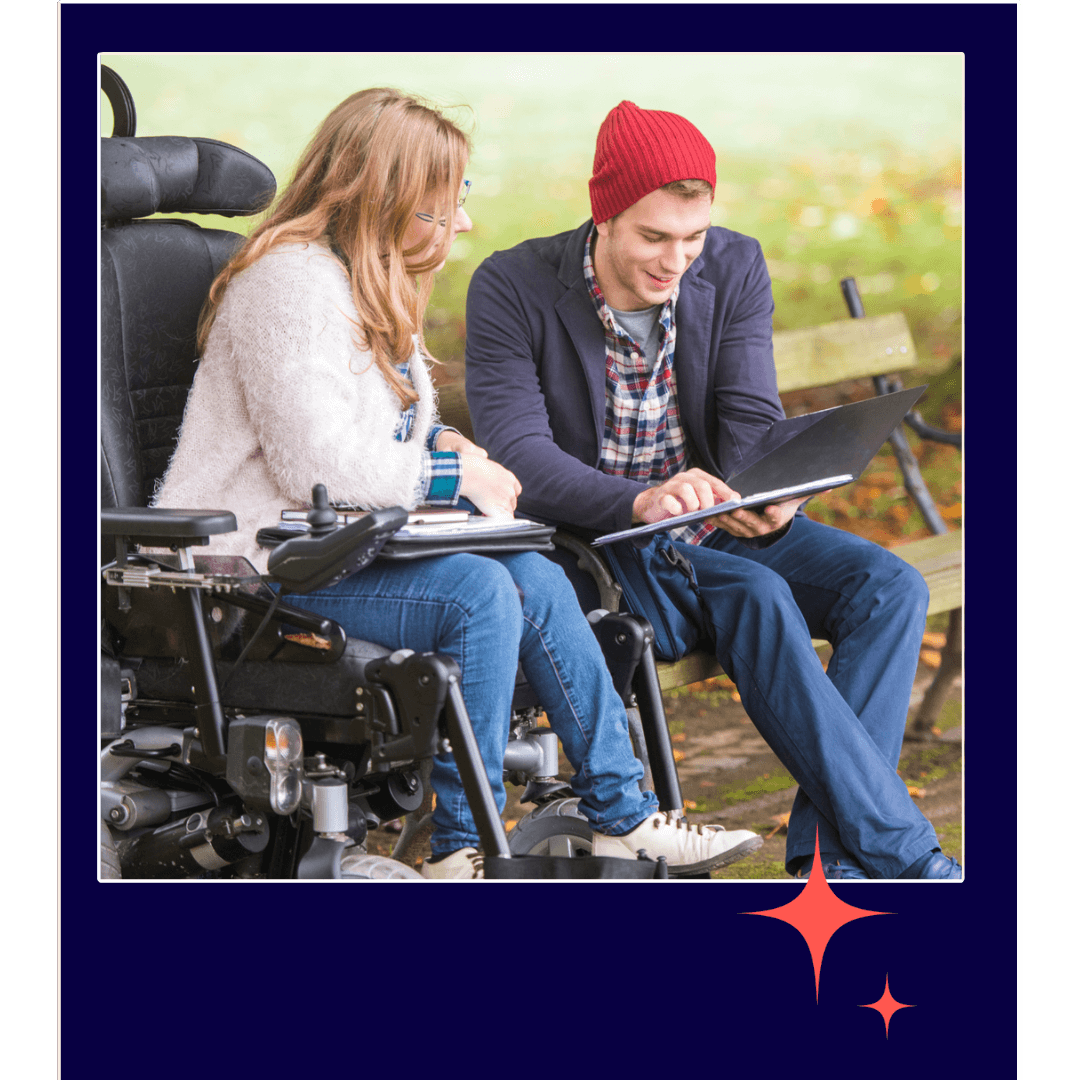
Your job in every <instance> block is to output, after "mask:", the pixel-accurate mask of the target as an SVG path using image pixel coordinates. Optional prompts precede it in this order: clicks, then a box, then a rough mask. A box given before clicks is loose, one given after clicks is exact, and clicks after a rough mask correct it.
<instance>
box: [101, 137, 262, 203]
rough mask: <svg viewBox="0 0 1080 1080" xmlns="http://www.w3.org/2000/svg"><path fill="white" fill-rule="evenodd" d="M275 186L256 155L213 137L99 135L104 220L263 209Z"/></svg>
mask: <svg viewBox="0 0 1080 1080" xmlns="http://www.w3.org/2000/svg"><path fill="white" fill-rule="evenodd" d="M276 189H277V184H276V182H275V180H274V174H273V173H272V172H271V171H270V170H269V169H268V168H267V167H266V166H265V165H264V164H263V163H262V162H261V161H259V159H258V158H255V157H252V156H251V154H248V153H246V152H245V151H243V150H240V149H239V148H238V147H235V146H230V145H229V144H228V143H223V142H218V141H217V140H216V139H188V138H183V137H181V136H177V135H161V136H153V137H147V138H116V139H102V140H101V218H102V220H103V221H110V222H112V221H130V220H131V219H133V218H141V217H149V216H150V215H151V214H160V213H166V214H169V213H171V214H221V215H222V216H224V217H238V216H242V215H244V214H254V213H257V212H258V211H260V210H262V209H264V208H265V207H266V206H267V205H268V204H269V202H270V200H271V199H272V198H273V197H274V192H275V191H276Z"/></svg>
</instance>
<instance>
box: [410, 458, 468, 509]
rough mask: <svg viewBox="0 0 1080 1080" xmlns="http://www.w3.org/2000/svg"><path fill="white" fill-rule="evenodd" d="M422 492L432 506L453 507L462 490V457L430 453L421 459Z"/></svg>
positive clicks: (424, 499) (425, 500)
mask: <svg viewBox="0 0 1080 1080" xmlns="http://www.w3.org/2000/svg"><path fill="white" fill-rule="evenodd" d="M420 490H421V492H422V493H423V501H424V502H426V503H430V504H431V505H432V506H453V505H454V504H455V503H456V502H457V500H458V492H459V491H460V490H461V455H460V454H456V453H453V452H452V451H448V450H435V451H428V452H426V453H425V454H424V456H423V457H422V458H421V459H420Z"/></svg>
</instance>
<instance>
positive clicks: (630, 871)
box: [484, 855, 668, 881]
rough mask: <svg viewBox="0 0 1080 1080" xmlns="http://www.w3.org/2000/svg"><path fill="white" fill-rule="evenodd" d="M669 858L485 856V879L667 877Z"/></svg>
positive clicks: (584, 879)
mask: <svg viewBox="0 0 1080 1080" xmlns="http://www.w3.org/2000/svg"><path fill="white" fill-rule="evenodd" d="M667 876H668V869H667V860H666V859H663V858H661V859H658V860H657V861H655V862H654V861H653V860H652V859H612V858H608V857H607V856H603V855H577V856H575V857H573V858H570V859H567V858H563V857H560V856H552V855H515V856H514V857H513V858H510V859H502V858H499V857H498V856H494V855H489V856H487V858H485V859H484V880H485V881H491V880H504V881H507V880H509V881H536V880H544V879H549V878H569V879H573V880H575V881H596V880H600V879H615V878H621V879H623V880H637V881H646V880H650V879H665V880H666V879H667Z"/></svg>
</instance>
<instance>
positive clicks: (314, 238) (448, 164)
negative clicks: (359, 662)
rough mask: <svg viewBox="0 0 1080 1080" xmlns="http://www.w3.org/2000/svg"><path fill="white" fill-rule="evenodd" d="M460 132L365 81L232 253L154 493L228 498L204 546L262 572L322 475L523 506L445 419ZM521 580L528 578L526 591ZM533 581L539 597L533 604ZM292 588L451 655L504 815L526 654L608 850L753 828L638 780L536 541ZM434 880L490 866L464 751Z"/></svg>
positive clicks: (717, 854)
mask: <svg viewBox="0 0 1080 1080" xmlns="http://www.w3.org/2000/svg"><path fill="white" fill-rule="evenodd" d="M468 149H469V147H468V141H467V139H466V136H465V135H464V134H463V133H462V132H461V131H460V130H459V129H458V128H457V127H456V126H455V125H454V124H452V123H451V122H450V121H449V120H447V119H446V118H445V117H443V116H442V115H441V114H439V113H438V112H437V111H435V110H434V109H432V108H429V107H428V106H426V105H424V104H422V103H421V102H420V101H418V100H416V99H414V98H411V97H408V96H406V95H404V94H402V93H400V92H398V91H396V90H387V89H374V90H364V91H361V92H359V93H356V94H353V95H352V96H351V97H349V98H347V99H346V100H345V101H343V102H342V103H341V104H340V105H339V106H338V107H337V108H336V109H334V110H333V112H331V113H330V115H329V116H328V117H327V118H326V120H325V121H324V122H323V124H322V125H321V127H320V128H319V130H318V132H317V133H316V135H315V137H314V139H313V141H312V143H311V145H310V146H309V147H308V149H307V151H306V152H305V154H304V156H303V158H302V160H301V162H300V165H299V167H298V169H297V172H296V176H295V177H294V179H293V181H292V183H291V184H290V185H289V187H288V189H287V190H286V191H285V192H284V194H283V195H282V197H281V199H280V201H279V203H278V205H277V206H276V208H275V209H274V210H273V211H272V213H271V214H270V215H269V217H268V218H267V219H266V221H264V222H263V223H262V224H261V225H260V226H259V227H258V228H257V229H255V231H254V232H253V233H252V235H251V236H250V238H249V239H248V240H247V241H246V242H245V244H244V245H243V246H242V247H241V248H240V250H239V251H238V253H237V254H236V256H235V257H234V258H233V259H232V260H231V261H230V262H229V264H228V265H227V266H226V267H225V268H224V269H223V270H222V272H221V274H220V275H219V276H218V278H217V279H216V281H215V282H214V285H213V287H212V288H211V290H210V295H209V297H208V300H207V303H206V307H205V309H204V311H203V315H202V319H201V322H200V330H199V347H200V354H201V357H202V359H201V361H200V364H199V370H198V372H197V374H196V377H195V382H194V385H193V388H192V391H191V395H190V397H189V399H188V404H187V409H186V412H185V415H184V422H183V425H182V428H181V433H180V440H179V444H178V446H177V449H176V453H175V455H174V457H173V459H172V461H171V463H170V465H169V469H168V471H167V473H166V475H165V478H164V480H163V483H162V486H161V489H160V491H159V493H158V495H157V498H156V500H155V502H156V505H158V506H177V507H178V506H188V507H200V506H201V507H210V506H226V507H229V508H230V509H232V510H233V511H234V512H235V514H236V518H237V521H238V523H239V532H238V533H235V534H232V535H231V536H226V537H223V538H221V539H220V540H218V541H217V542H215V543H214V544H213V545H212V546H211V548H210V551H211V552H214V551H215V550H216V551H217V552H221V553H226V552H227V553H229V554H239V555H243V556H245V557H246V558H247V559H248V560H250V561H251V562H252V563H254V564H255V566H256V567H257V568H258V569H259V570H260V571H261V572H265V570H266V559H267V552H266V551H264V550H261V549H260V548H259V547H258V546H257V545H256V543H255V539H254V538H255V533H256V530H257V529H258V528H259V527H260V526H262V525H266V524H267V523H269V522H272V521H274V520H276V519H277V518H278V516H279V514H280V511H281V510H282V508H285V507H295V508H299V507H303V506H305V505H306V500H307V499H308V498H309V495H310V491H311V487H312V484H314V483H316V482H321V483H324V484H326V486H327V489H328V490H329V492H330V494H331V497H332V498H333V499H334V500H335V501H339V502H348V503H355V504H360V505H362V506H367V507H370V508H373V509H374V508H380V507H385V506H393V505H400V506H404V507H413V506H415V505H417V504H418V503H420V502H429V503H445V504H453V503H455V502H456V501H457V499H458V498H460V497H465V498H468V499H469V500H471V501H472V502H473V504H474V505H475V506H476V507H477V508H478V509H479V510H480V511H482V512H483V513H489V514H491V513H512V512H513V510H514V508H515V506H516V504H517V496H518V494H519V493H520V490H521V487H520V485H519V484H518V482H517V480H516V478H515V477H514V476H513V474H511V473H510V472H508V471H507V470H506V469H504V468H502V467H501V466H500V465H498V464H497V463H495V462H493V461H490V460H489V459H488V457H487V454H486V453H485V452H484V451H483V450H482V449H481V448H480V447H478V446H476V445H475V444H473V443H472V442H470V441H469V440H468V439H466V438H465V437H464V436H463V435H461V434H460V433H459V432H457V431H455V430H453V429H451V428H447V427H443V426H441V425H440V424H439V423H438V422H437V417H436V409H435V395H434V391H433V389H432V384H431V379H430V377H429V374H428V369H427V364H426V359H427V358H428V354H427V351H426V348H425V346H424V339H423V326H422V320H423V313H424V308H425V305H426V303H427V299H428V297H429V295H430V293H431V287H432V279H433V276H434V274H435V272H436V271H437V270H439V269H440V268H441V267H442V266H443V264H444V263H445V261H446V258H447V255H448V253H449V251H450V245H451V244H452V243H453V241H454V237H455V236H456V235H457V234H458V233H459V232H467V231H468V230H469V229H470V228H471V227H472V223H471V221H470V220H469V218H468V215H467V214H466V213H465V210H464V208H463V206H462V203H463V202H464V193H465V192H466V191H467V185H466V184H465V182H464V179H463V178H464V172H465V165H466V162H467V160H468ZM519 590H520V592H519ZM519 595H520V596H523V597H524V599H523V600H522V599H519ZM297 602H300V603H302V604H303V606H304V607H307V608H310V609H311V610H313V611H316V612H318V613H320V614H324V615H328V616H330V617H331V618H333V619H335V620H336V621H337V622H338V623H340V624H341V625H342V626H343V627H344V629H345V631H346V632H347V633H348V634H349V635H350V636H353V637H362V638H364V639H366V640H369V641H376V642H379V643H381V644H383V645H385V646H387V647H388V648H394V649H396V648H401V647H408V648H412V649H415V650H418V651H429V650H430V651H438V652H442V653H445V654H448V655H449V656H452V657H453V658H454V659H455V660H456V661H457V663H458V664H459V666H460V667H461V670H462V681H461V688H462V693H463V695H464V698H465V703H466V706H467V707H468V710H469V716H470V718H471V720H472V723H473V727H474V728H475V731H476V738H477V742H478V744H479V747H480V753H481V755H482V757H483V760H484V763H485V766H486V769H487V773H488V779H489V781H490V783H491V787H492V790H493V792H494V795H495V801H496V805H497V806H498V808H499V810H500V811H501V810H502V807H503V806H504V805H505V798H506V796H505V791H504V789H503V780H502V758H503V752H504V750H505V747H506V741H507V737H508V731H509V720H510V703H511V697H512V694H513V687H514V680H515V675H516V672H517V666H518V661H519V658H520V660H521V663H522V665H523V667H524V669H525V673H526V675H527V677H528V679H529V682H530V684H531V685H532V687H533V689H534V690H536V692H537V694H538V695H539V696H540V698H541V700H542V701H543V703H544V706H545V708H546V709H547V712H548V716H549V718H550V721H551V724H552V727H553V728H554V730H555V731H556V733H557V734H558V735H559V737H560V739H561V740H562V743H563V748H564V750H565V752H566V755H567V758H568V759H569V760H570V762H571V763H572V765H573V766H574V769H575V776H574V778H573V781H572V786H573V789H574V792H575V793H576V794H577V795H579V796H580V798H581V803H580V807H581V811H582V813H583V814H584V815H585V817H586V818H587V819H588V820H589V822H590V824H591V826H592V828H593V829H594V831H595V832H597V833H598V834H600V838H599V839H598V841H597V846H596V850H597V852H598V853H602V854H607V855H616V856H619V857H624V858H633V857H635V853H636V852H637V851H638V849H640V848H644V849H645V850H646V851H647V852H648V853H649V854H650V855H651V856H653V857H657V856H659V855H664V856H666V857H667V859H668V863H669V865H671V866H672V867H679V866H682V867H684V868H685V869H687V870H689V869H691V868H697V867H704V866H711V865H716V864H718V863H722V862H730V861H732V860H733V859H735V858H739V857H741V856H742V855H743V854H746V853H748V852H749V850H752V849H753V847H754V846H759V844H760V841H758V838H757V837H755V836H754V835H753V834H752V833H748V832H743V833H738V832H737V833H725V832H724V831H723V830H720V829H704V830H703V829H700V828H697V827H695V828H693V829H691V828H689V827H688V826H687V825H686V823H685V822H683V821H675V820H672V818H671V815H668V814H663V813H660V812H658V810H657V802H656V797H655V796H654V795H653V794H652V792H644V793H643V792H641V791H640V790H639V789H638V780H639V779H640V778H641V776H642V767H641V764H640V763H639V762H638V761H637V759H636V758H635V757H634V756H633V753H632V752H631V748H630V741H629V734H628V730H627V721H626V713H625V710H624V709H623V706H622V704H621V702H620V700H619V698H618V696H617V694H616V693H615V690H614V687H613V685H612V682H611V678H610V676H609V675H608V672H607V668H606V667H605V664H604V660H603V656H602V654H601V652H600V649H599V646H598V644H597V642H596V639H595V638H594V636H593V634H592V631H591V629H590V627H589V625H588V623H587V622H586V620H585V618H584V616H583V615H582V614H581V611H580V610H579V608H578V606H577V602H576V599H575V596H574V593H573V590H572V589H571V587H570V585H569V583H568V582H567V580H566V578H565V576H564V574H563V572H562V570H561V569H559V568H558V567H557V566H556V565H554V564H553V563H551V562H549V561H548V560H546V559H545V558H543V557H542V556H541V555H538V554H518V555H504V556H494V557H490V558H485V557H481V556H477V555H471V554H460V555H450V556H442V557H439V558H432V559H425V560H419V561H417V562H409V563H405V564H403V563H398V562H392V561H385V560H384V561H377V562H375V563H374V564H372V565H371V566H369V567H367V568H366V569H365V570H363V571H362V572H360V573H357V574H354V575H352V576H351V577H349V578H347V579H345V580H344V581H342V582H339V583H338V584H337V585H334V586H333V587H331V588H328V589H326V590H323V591H317V592H313V593H308V594H306V595H305V596H304V597H303V598H302V599H298V601H297ZM432 783H433V786H434V789H435V793H436V796H437V799H436V809H435V830H434V834H433V836H432V841H431V848H432V857H431V858H430V859H428V860H427V861H425V863H424V865H423V868H422V873H423V874H424V876H426V877H429V878H448V877H466V878H476V877H480V876H481V874H482V870H481V867H482V860H481V857H480V855H479V854H478V852H477V846H478V834H477V830H476V826H475V824H474V822H473V819H472V815H471V813H470V811H469V807H468V804H467V802H466V800H465V793H464V790H463V788H462V785H461V782H460V779H459V777H458V774H457V771H456V769H455V767H454V764H453V759H452V757H451V756H450V755H441V756H439V757H437V758H436V760H435V765H434V769H433V774H432Z"/></svg>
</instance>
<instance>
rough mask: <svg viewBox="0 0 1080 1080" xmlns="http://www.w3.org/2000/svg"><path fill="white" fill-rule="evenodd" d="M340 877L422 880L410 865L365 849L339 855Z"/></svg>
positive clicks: (347, 878) (377, 879) (351, 879)
mask: <svg viewBox="0 0 1080 1080" xmlns="http://www.w3.org/2000/svg"><path fill="white" fill-rule="evenodd" d="M341 877H342V880H349V881H423V880H424V878H423V877H422V876H421V875H420V874H419V873H418V872H417V871H416V870H414V869H413V868H412V867H411V866H406V865H405V864H404V863H400V862H398V861H397V859H388V858H387V857H386V856H385V855H369V854H368V853H367V852H366V851H357V852H350V851H347V852H345V854H344V855H342V856H341Z"/></svg>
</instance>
